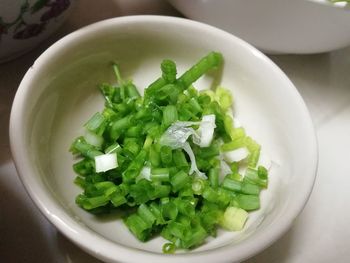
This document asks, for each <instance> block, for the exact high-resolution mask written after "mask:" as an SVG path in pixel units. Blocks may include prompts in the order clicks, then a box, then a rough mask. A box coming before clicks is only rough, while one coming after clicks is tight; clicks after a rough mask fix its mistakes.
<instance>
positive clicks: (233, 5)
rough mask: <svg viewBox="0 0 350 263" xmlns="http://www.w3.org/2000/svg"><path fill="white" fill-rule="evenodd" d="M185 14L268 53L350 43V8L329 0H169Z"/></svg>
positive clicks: (321, 49) (314, 50) (315, 50)
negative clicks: (223, 30) (225, 31)
mask: <svg viewBox="0 0 350 263" xmlns="http://www.w3.org/2000/svg"><path fill="white" fill-rule="evenodd" d="M169 1H170V3H172V4H173V5H174V6H175V7H176V8H177V9H178V10H179V11H181V12H182V13H183V14H184V15H185V16H187V17H189V18H191V19H195V20H198V21H202V22H206V23H208V24H212V25H215V26H217V27H220V28H222V29H225V30H227V31H229V32H231V33H233V34H235V35H236V36H238V37H240V38H242V39H244V40H246V41H248V42H249V43H251V44H253V45H254V46H256V47H258V48H259V49H261V50H263V51H264V52H267V53H297V54H298V53H299V54H302V53H318V52H325V51H331V50H334V49H338V48H341V47H344V46H347V45H349V44H350V8H349V6H346V4H344V3H338V4H331V3H330V2H329V1H328V0H264V1H262V0H249V1H248V0H191V1H187V0H169Z"/></svg>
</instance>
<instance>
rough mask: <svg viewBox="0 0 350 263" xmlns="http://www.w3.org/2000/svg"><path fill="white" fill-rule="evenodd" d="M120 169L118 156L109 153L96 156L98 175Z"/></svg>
mask: <svg viewBox="0 0 350 263" xmlns="http://www.w3.org/2000/svg"><path fill="white" fill-rule="evenodd" d="M117 167H118V161H117V154H116V153H107V154H102V155H98V156H95V170H96V173H100V172H106V171H109V170H112V169H114V168H117Z"/></svg>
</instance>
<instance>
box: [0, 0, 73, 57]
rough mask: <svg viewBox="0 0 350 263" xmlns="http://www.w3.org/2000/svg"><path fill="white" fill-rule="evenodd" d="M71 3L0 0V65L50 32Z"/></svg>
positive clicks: (68, 11)
mask: <svg viewBox="0 0 350 263" xmlns="http://www.w3.org/2000/svg"><path fill="white" fill-rule="evenodd" d="M74 3H75V0H50V1H43V0H26V1H22V0H0V62H3V61H7V60H10V59H13V58H16V57H18V56H20V55H22V54H24V53H25V52H27V51H29V50H31V49H32V48H34V47H35V46H37V45H38V44H39V43H40V42H41V41H43V40H44V39H46V38H47V37H49V36H50V35H51V34H52V33H54V32H55V31H56V30H57V29H58V27H59V26H60V25H61V24H62V23H63V22H64V21H65V20H66V18H67V17H68V15H69V13H70V11H71V9H72V6H73V4H74Z"/></svg>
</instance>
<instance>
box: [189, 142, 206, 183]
mask: <svg viewBox="0 0 350 263" xmlns="http://www.w3.org/2000/svg"><path fill="white" fill-rule="evenodd" d="M183 149H184V151H185V152H186V153H187V154H188V156H189V157H190V160H191V168H190V171H189V173H190V174H192V173H193V172H195V173H196V174H197V175H198V176H199V177H200V178H203V179H207V176H206V175H205V173H202V172H201V171H199V170H198V167H197V164H196V157H195V156H194V153H193V151H192V148H191V146H190V144H189V143H188V142H186V143H185V144H184V147H183Z"/></svg>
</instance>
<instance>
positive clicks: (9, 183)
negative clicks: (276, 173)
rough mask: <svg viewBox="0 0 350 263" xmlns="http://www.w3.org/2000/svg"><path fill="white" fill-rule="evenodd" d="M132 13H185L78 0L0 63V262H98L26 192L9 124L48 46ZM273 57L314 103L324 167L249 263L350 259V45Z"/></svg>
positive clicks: (122, 0)
mask: <svg viewBox="0 0 350 263" xmlns="http://www.w3.org/2000/svg"><path fill="white" fill-rule="evenodd" d="M131 14H161V15H175V16H179V15H180V14H179V13H178V12H177V11H175V10H174V9H173V8H172V7H171V6H170V5H168V4H167V3H166V2H165V1H162V0H134V1H129V0H113V1H111V0H100V1H93V0H84V1H80V2H78V4H77V5H76V7H75V9H74V10H73V13H72V15H71V16H70V18H69V19H68V20H67V21H66V23H65V24H64V25H63V26H62V27H61V28H60V30H59V31H58V32H57V33H56V34H55V35H54V36H52V37H51V38H49V39H48V40H47V41H45V42H44V43H42V44H41V45H40V46H39V47H37V48H36V49H35V50H33V51H32V52H30V53H28V54H26V55H24V56H22V57H20V58H18V59H16V60H14V61H11V62H7V63H5V64H0V86H1V87H0V125H1V128H0V258H1V261H2V262H29V263H31V262H69V263H70V262H72V263H83V262H84V263H90V262H91V263H93V262H95V263H96V262H100V261H98V260H97V259H95V258H93V257H91V256H90V255H88V254H86V253H85V252H83V251H82V250H81V249H79V248H78V247H77V246H75V245H74V244H73V243H71V242H70V241H69V240H67V239H66V238H65V237H64V236H63V235H62V234H60V233H59V232H58V231H57V230H56V229H55V228H54V227H53V226H52V225H51V224H50V223H49V222H48V221H47V220H46V219H45V218H44V217H43V216H42V215H41V214H40V212H39V211H38V210H37V208H36V207H35V206H34V204H33V203H32V201H31V200H30V198H29V197H28V195H27V193H26V192H25V189H24V188H23V186H22V184H21V182H20V181H19V179H18V177H17V172H16V170H15V167H14V164H13V161H12V157H11V153H10V147H9V139H8V138H9V134H8V123H9V115H10V110H11V104H12V101H13V98H14V95H15V92H16V89H17V87H18V85H19V83H20V80H21V79H22V77H23V75H24V74H25V72H26V70H27V69H28V68H29V67H30V66H31V65H32V63H33V62H34V60H35V59H36V58H37V57H38V56H39V55H40V54H41V53H42V52H43V51H44V50H45V49H46V48H47V47H48V46H50V45H51V44H52V43H54V42H55V41H56V40H58V39H59V38H61V37H62V36H64V35H66V34H67V33H69V32H72V31H74V30H76V29H78V28H80V27H82V26H84V25H87V24H90V23H93V22H95V21H99V20H102V19H105V18H110V17H116V16H123V15H131ZM270 58H271V59H272V60H273V61H274V62H275V63H276V64H277V65H279V66H280V67H281V68H282V70H284V72H285V73H286V74H287V75H288V76H289V78H290V79H291V80H292V81H293V82H294V84H295V86H296V87H297V89H298V90H299V92H300V94H301V95H302V97H303V98H304V100H305V102H306V104H307V106H308V108H309V110H310V113H311V116H312V119H313V121H314V125H315V128H316V132H317V137H318V144H319V168H318V174H317V180H316V183H315V187H314V190H313V193H312V195H311V197H310V200H309V202H308V203H307V205H306V207H305V209H304V211H303V212H302V214H301V215H300V216H299V217H298V218H297V220H296V221H295V223H294V225H293V227H292V228H291V229H290V230H289V231H288V232H287V233H286V234H285V235H284V236H283V237H282V238H281V239H279V240H278V241H277V242H275V243H274V244H273V245H272V246H271V247H270V248H268V249H266V250H265V251H263V252H262V253H260V254H258V255H257V256H255V257H253V258H251V259H249V260H247V262H262V263H264V262H269V263H274V262H276V263H277V262H278V263H281V262H293V263H297V262H309V263H313V262H315V263H323V262H324V263H326V262H327V263H328V262H349V257H350V249H349V248H350V246H349V245H350V227H349V222H350V211H349V208H350V206H349V202H348V201H349V200H350V191H349V186H350V165H349V164H348V161H349V154H348V149H350V136H349V135H350V74H349V69H350V47H348V48H344V49H341V50H337V51H334V52H330V53H323V54H317V55H273V56H270ZM296 194H297V189H296Z"/></svg>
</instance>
